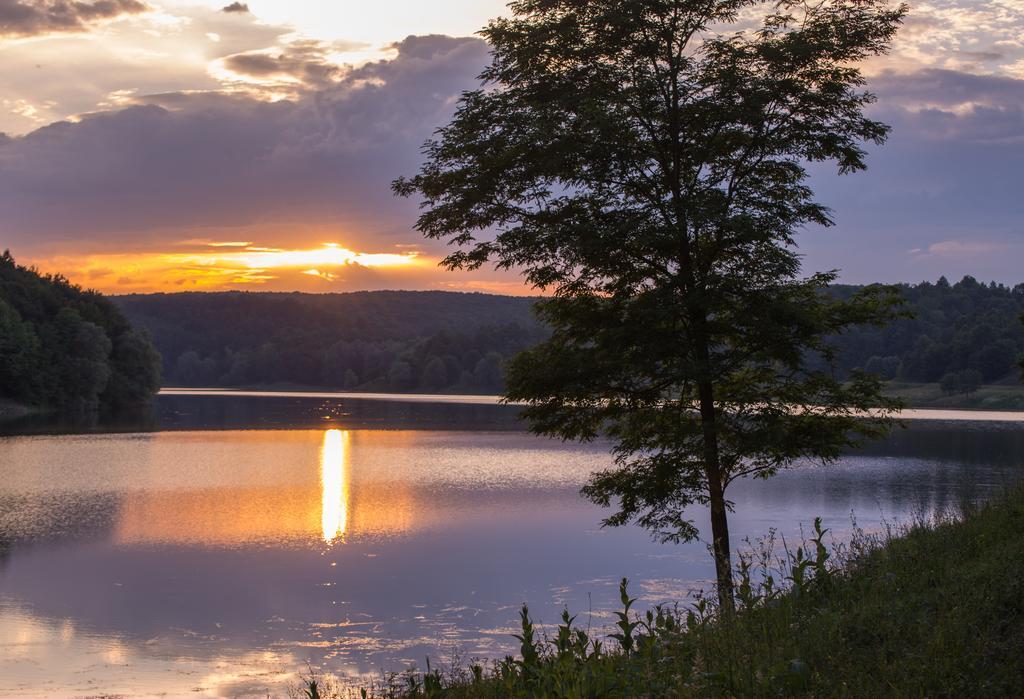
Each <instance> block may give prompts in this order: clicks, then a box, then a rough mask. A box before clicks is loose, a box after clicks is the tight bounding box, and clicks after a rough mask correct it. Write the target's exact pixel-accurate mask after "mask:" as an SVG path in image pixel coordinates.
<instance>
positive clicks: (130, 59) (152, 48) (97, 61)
mask: <svg viewBox="0 0 1024 699" xmlns="http://www.w3.org/2000/svg"><path fill="white" fill-rule="evenodd" d="M2 1H3V0H0V2H2ZM211 35H212V36H215V37H216V40H214V39H213V38H211ZM292 40H294V34H293V30H292V29H291V28H290V27H287V26H281V25H273V24H268V23H265V22H261V21H259V20H257V19H256V18H255V17H253V16H252V15H248V14H224V13H223V12H220V11H219V10H215V9H210V8H203V7H195V6H189V7H186V8H184V9H181V10H178V9H174V13H173V14H171V13H170V12H169V11H165V10H163V9H162V10H161V11H153V12H148V13H144V14H141V15H132V16H129V17H125V18H123V19H121V20H118V21H116V22H112V23H108V24H105V25H104V26H103V28H102V32H100V31H99V30H96V31H93V32H79V33H73V34H61V35H48V36H41V37H34V38H32V39H31V40H10V41H0V66H3V69H2V70H0V96H2V97H0V131H6V132H10V133H27V132H29V131H32V130H34V129H37V128H39V127H40V126H42V125H44V124H50V123H53V122H55V121H60V120H63V119H68V118H70V117H75V116H77V115H81V114H86V113H90V112H96V111H104V110H111V109H116V108H118V107H124V106H127V105H128V104H130V103H131V101H132V100H133V99H135V98H136V96H138V95H146V94H152V93H168V92H178V91H182V92H186V91H187V92H196V91H218V90H236V91H240V90H242V89H243V88H244V87H245V85H244V84H243V83H244V79H243V78H241V77H240V76H237V75H232V76H228V77H229V79H226V80H225V79H222V76H218V75H216V74H214V73H212V72H211V66H215V65H216V64H217V62H218V61H220V60H222V59H223V58H225V57H227V56H231V55H234V54H238V53H246V52H250V51H257V50H268V49H272V48H273V47H279V46H282V45H287V43H288V42H289V41H292ZM278 50H281V49H278ZM257 87H258V86H257Z"/></svg>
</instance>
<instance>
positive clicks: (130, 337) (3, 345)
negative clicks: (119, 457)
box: [0, 252, 160, 411]
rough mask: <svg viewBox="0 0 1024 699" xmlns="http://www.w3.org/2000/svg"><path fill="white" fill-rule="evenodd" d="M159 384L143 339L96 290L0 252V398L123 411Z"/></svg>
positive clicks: (156, 360)
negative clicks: (44, 271)
mask: <svg viewBox="0 0 1024 699" xmlns="http://www.w3.org/2000/svg"><path fill="white" fill-rule="evenodd" d="M159 386H160V356H159V355H158V354H157V352H156V350H155V348H154V347H153V344H152V342H151V341H150V339H149V335H148V334H147V333H146V332H145V331H144V330H136V329H135V328H133V327H132V326H131V325H130V324H129V322H128V320H127V319H126V318H125V317H124V314H122V313H121V311H120V310H119V309H118V308H117V306H115V305H114V304H113V303H111V302H110V301H109V300H108V299H106V298H104V297H103V296H102V295H100V294H99V293H97V292H95V291H86V290H83V289H82V288H81V287H79V286H76V285H74V284H71V283H70V282H69V281H68V280H67V279H65V278H64V277H62V276H60V275H41V274H39V273H37V272H36V271H35V270H33V269H29V268H26V267H23V266H20V265H18V264H16V263H15V261H14V258H13V257H11V254H10V253H9V252H4V253H3V255H0V398H3V399H6V400H10V401H14V402H17V403H21V404H25V405H31V406H39V407H46V408H54V409H63V410H76V411H81V410H94V409H97V408H109V409H121V408H126V407H130V406H133V405H137V404H139V403H141V402H144V401H146V400H148V399H149V398H150V397H151V396H152V395H153V394H154V393H155V392H156V390H157V389H158V388H159Z"/></svg>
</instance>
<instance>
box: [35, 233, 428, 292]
mask: <svg viewBox="0 0 1024 699" xmlns="http://www.w3.org/2000/svg"><path fill="white" fill-rule="evenodd" d="M184 244H185V245H201V249H200V250H198V251H195V252H151V253H150V252H142V253H106V254H105V253H100V254H92V255H90V254H84V255H80V256H79V255H58V256H54V257H51V258H43V259H26V260H24V263H25V264H31V265H33V266H35V267H37V268H38V269H40V270H41V271H43V272H53V273H60V274H63V275H64V276H66V277H68V278H69V279H70V280H71V281H73V282H75V283H77V284H80V285H82V286H83V287H86V288H90V289H97V290H99V291H101V292H104V293H150V292H156V291H216V290H224V289H237V288H252V287H254V286H255V287H260V286H264V287H265V286H267V285H270V284H272V283H274V282H276V284H272V285H273V286H274V287H275V288H276V289H278V290H281V289H282V287H284V288H287V287H289V286H291V287H294V288H296V289H302V290H310V291H315V290H319V291H330V290H335V289H330V288H324V282H336V283H338V284H339V285H344V284H345V283H346V282H349V281H350V280H355V281H353V284H354V285H355V286H358V285H359V284H358V279H359V278H360V277H361V276H365V275H366V274H368V273H381V274H389V275H395V276H397V277H398V278H403V277H405V276H408V275H409V274H410V273H416V272H421V273H422V271H424V270H428V269H433V268H435V267H436V264H437V261H436V260H432V259H430V258H427V257H425V256H423V255H422V254H420V253H419V252H415V251H412V252H401V253H385V252H359V251H355V250H350V249H348V248H345V247H343V246H341V245H339V244H337V243H325V244H323V245H322V246H321V247H319V248H310V249H280V248H268V247H259V246H256V245H253V244H251V243H245V242H216V241H185V243H184ZM19 262H22V260H20V259H19ZM310 277H315V278H317V279H316V280H310V281H306V282H303V281H301V280H302V279H303V278H305V279H307V280H308V279H309V278H310ZM311 285H314V286H313V288H309V287H310V286H311Z"/></svg>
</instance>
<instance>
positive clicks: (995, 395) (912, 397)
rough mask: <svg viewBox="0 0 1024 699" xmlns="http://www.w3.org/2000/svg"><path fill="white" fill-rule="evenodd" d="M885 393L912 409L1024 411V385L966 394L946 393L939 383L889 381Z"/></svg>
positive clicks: (990, 387)
mask: <svg viewBox="0 0 1024 699" xmlns="http://www.w3.org/2000/svg"><path fill="white" fill-rule="evenodd" d="M885 394H886V395H888V396H892V397H894V398H902V399H903V400H904V401H905V402H906V404H907V407H910V408H957V409H962V410H1024V385H987V386H981V387H980V388H979V389H978V390H977V391H975V392H973V393H969V394H967V395H952V396H951V395H946V394H944V393H943V392H942V390H941V389H940V388H939V384H937V383H898V382H895V381H894V382H890V383H888V384H886V387H885Z"/></svg>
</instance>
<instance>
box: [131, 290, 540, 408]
mask: <svg viewBox="0 0 1024 699" xmlns="http://www.w3.org/2000/svg"><path fill="white" fill-rule="evenodd" d="M118 303H120V304H121V307H122V308H123V309H124V310H125V312H126V314H127V315H128V316H129V318H131V319H132V321H133V322H135V323H136V324H137V325H139V326H140V327H145V328H147V329H149V330H150V331H151V332H152V334H153V337H154V338H155V341H156V343H157V346H158V347H159V348H160V351H161V353H162V354H163V356H164V359H165V362H164V376H165V377H166V379H165V383H166V384H168V385H178V386H234V387H238V386H265V385H294V386H318V387H325V388H332V389H343V390H359V391H396V392H414V391H424V392H449V393H452V392H469V393H497V392H500V391H501V390H502V389H503V366H504V363H505V362H506V361H507V360H508V359H509V358H511V356H512V355H514V354H516V353H517V352H519V351H520V350H522V349H525V348H526V347H529V346H531V345H533V344H535V343H536V342H538V341H540V340H541V339H543V337H545V336H546V334H547V331H546V329H545V328H544V327H543V326H542V325H540V323H539V322H538V321H537V320H536V319H535V318H534V317H533V314H532V307H533V303H534V300H533V299H529V298H516V297H507V296H491V295H486V294H463V293H447V292H416V291H381V292H356V293H348V294H299V293H284V294H282V293H247V292H221V293H183V294H154V295H134V296H124V297H119V298H118Z"/></svg>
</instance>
